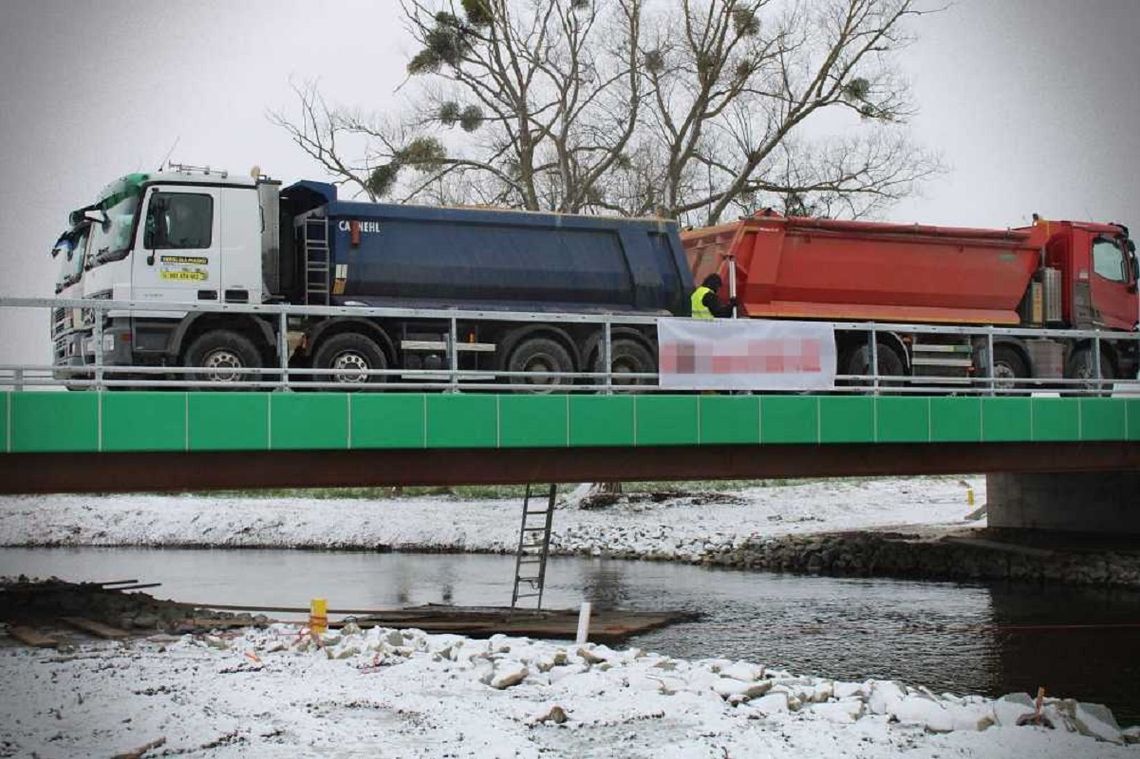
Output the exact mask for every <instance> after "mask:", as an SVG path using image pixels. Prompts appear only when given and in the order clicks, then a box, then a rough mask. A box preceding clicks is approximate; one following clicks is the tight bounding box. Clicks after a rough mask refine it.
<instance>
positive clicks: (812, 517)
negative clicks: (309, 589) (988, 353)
mask: <svg viewBox="0 0 1140 759" xmlns="http://www.w3.org/2000/svg"><path fill="white" fill-rule="evenodd" d="M585 490H586V487H585V486H582V487H579V488H577V489H576V490H573V491H570V492H566V493H564V495H563V496H562V497H561V499H560V502H559V506H558V509H557V512H556V515H555V518H554V529H553V535H552V540H551V552H552V553H553V554H554V555H578V556H605V557H610V558H620V559H650V560H657V561H681V562H691V563H705V564H713V565H717V566H723V567H734V568H739V569H763V570H769V571H777V572H787V571H790V572H809V573H818V574H832V575H852V576H883V577H900V578H929V579H943V580H976V579H992V580H1017V581H1028V582H1050V583H1053V582H1056V583H1061V584H1071V585H1091V586H1101V587H1126V588H1140V554H1137V553H1136V552H1134V551H1131V552H1129V551H1123V552H1122V551H1117V550H1097V551H1083V552H1082V551H1068V550H1058V551H1053V550H1042V549H1039V548H1033V547H1027V548H1019V547H1018V546H1003V545H1002V544H1001V540H1004V538H1003V539H999V540H998V541H994V540H991V539H989V538H990V536H988V535H986V534H984V532H983V530H984V528H985V524H986V522H985V518H984V517H983V518H981V519H972V520H968V519H967V517H970V516H971V515H972V512H974V510H975V506H974V505H971V504H970V502H969V498H968V494H969V493H971V492H972V493H973V495H974V499H973V500H974V503H975V504H982V503H984V502H985V479H984V478H983V477H965V478H959V477H916V478H906V479H892V478H882V479H850V480H827V481H802V482H791V483H767V484H765V485H764V486H754V487H745V488H741V489H737V490H730V491H712V490H690V491H687V492H683V491H677V490H674V491H670V492H664V493H646V492H640V493H631V494H629V495H626V496H622V497H620V498H619V499H618V501H617V502H616V503H613V504H611V505H609V506H606V507H604V508H583V506H584V505H585V501H584V499H583V497H582V496H583V495H584V493H585ZM539 500H540V501H541V500H543V496H539ZM520 505H521V497H520V498H517V499H462V498H458V497H452V496H434V497H402V498H387V499H367V498H313V497H304V496H303V495H298V496H294V497H286V498H280V497H275V498H268V497H253V496H245V497H231V496H207V495H161V496H160V495H143V496H65V495H56V496H35V497H9V498H0V545H4V546H144V547H156V548H157V547H163V548H171V547H232V548H310V549H342V550H350V549H351V550H365V551H374V550H380V551H383V550H395V551H405V552H413V551H428V552H434V551H447V552H477V553H513V552H514V550H515V547H516V545H517V541H518V529H519V517H520Z"/></svg>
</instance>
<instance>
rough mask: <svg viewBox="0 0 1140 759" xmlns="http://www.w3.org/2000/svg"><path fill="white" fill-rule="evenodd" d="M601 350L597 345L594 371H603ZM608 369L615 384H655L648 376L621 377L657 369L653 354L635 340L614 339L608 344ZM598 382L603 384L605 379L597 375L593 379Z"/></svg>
mask: <svg viewBox="0 0 1140 759" xmlns="http://www.w3.org/2000/svg"><path fill="white" fill-rule="evenodd" d="M602 353H603V350H602V347H601V346H598V358H597V360H596V361H595V363H594V371H595V372H604V371H605V370H606V368H605V359H604V357H603V355H602ZM610 371H612V372H613V384H614V386H615V387H617V386H628V385H653V384H656V383H655V382H654V381H653V380H652V379H649V378H648V377H636V378H630V379H623V378H622V375H623V374H653V373H654V372H656V371H657V365H656V364H655V362H654V361H653V354H652V353H650V352H649V349H648V348H646V347H645V346H644V345H642V344H641V343H639V342H637V341H636V340H621V339H619V340H614V341H613V342H612V343H611V344H610ZM595 381H596V382H597V383H598V384H600V385H603V384H605V379H603V378H602V377H598V378H596V380H595Z"/></svg>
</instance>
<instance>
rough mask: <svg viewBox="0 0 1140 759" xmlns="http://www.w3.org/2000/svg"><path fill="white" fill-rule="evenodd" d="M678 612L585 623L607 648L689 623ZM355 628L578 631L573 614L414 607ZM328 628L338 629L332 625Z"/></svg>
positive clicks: (602, 614)
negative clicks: (619, 642)
mask: <svg viewBox="0 0 1140 759" xmlns="http://www.w3.org/2000/svg"><path fill="white" fill-rule="evenodd" d="M693 618H694V616H693V615H692V614H685V613H678V612H639V611H622V610H602V611H598V612H595V614H594V615H593V617H592V618H591V619H590V640H591V641H594V642H598V643H603V642H604V643H612V642H616V641H620V640H622V639H624V638H628V637H629V636H631V635H636V634H638V633H643V632H648V631H649V630H655V629H657V628H659V627H664V626H666V625H670V624H673V623H675V622H683V621H688V620H691V619H693ZM356 623H357V624H358V625H360V626H361V627H373V626H382V627H415V628H419V629H421V630H423V631H425V632H429V633H445V632H448V633H459V634H464V635H475V636H481V635H493V634H495V633H505V634H507V635H520V636H530V637H536V638H573V637H574V636H575V634H576V633H577V629H578V611H577V610H576V609H551V610H547V609H543V610H541V611H540V610H535V609H495V608H474V609H472V608H463V607H449V606H436V605H428V606H418V607H412V608H408V609H400V610H398V611H392V612H383V613H379V614H374V615H371V616H368V617H365V618H362V619H357V620H356ZM330 626H334V627H335V626H339V625H338V624H337V623H333V624H332V625H330Z"/></svg>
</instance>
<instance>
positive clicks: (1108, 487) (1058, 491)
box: [986, 470, 1140, 535]
mask: <svg viewBox="0 0 1140 759" xmlns="http://www.w3.org/2000/svg"><path fill="white" fill-rule="evenodd" d="M986 498H987V504H986V511H987V514H988V519H989V526H990V527H1003V528H1011V529H1027V530H1053V531H1058V532H1092V533H1108V534H1114V535H1140V471H1136V470H1132V471H1116V472H1110V471H1105V472H1065V473H1051V472H1046V473H1022V474H1013V473H1004V472H1002V473H992V474H987V475H986Z"/></svg>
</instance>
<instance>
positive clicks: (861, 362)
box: [843, 343, 905, 385]
mask: <svg viewBox="0 0 1140 759" xmlns="http://www.w3.org/2000/svg"><path fill="white" fill-rule="evenodd" d="M878 354H879V376H880V377H901V376H903V374H904V373H905V371H904V368H903V362H902V359H901V358H899V354H897V353H895V349H894V348H892V347H891V346H889V345H887V344H886V343H879V345H878ZM843 373H844V374H856V375H858V374H870V373H871V348H870V346H868V345H860V346H859V347H858V348H854V349H852V350H850V351H849V352H848V353H847V358H846V360H845V361H844V362H843ZM849 382H851V384H853V385H872V384H874V383H873V381H872V380H849Z"/></svg>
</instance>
